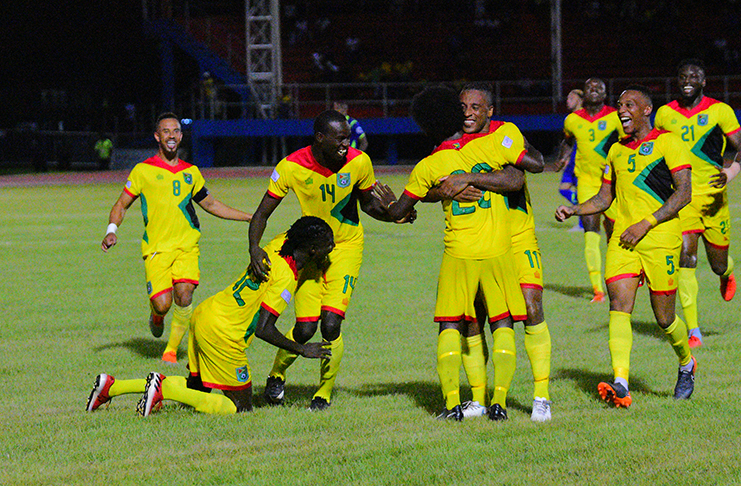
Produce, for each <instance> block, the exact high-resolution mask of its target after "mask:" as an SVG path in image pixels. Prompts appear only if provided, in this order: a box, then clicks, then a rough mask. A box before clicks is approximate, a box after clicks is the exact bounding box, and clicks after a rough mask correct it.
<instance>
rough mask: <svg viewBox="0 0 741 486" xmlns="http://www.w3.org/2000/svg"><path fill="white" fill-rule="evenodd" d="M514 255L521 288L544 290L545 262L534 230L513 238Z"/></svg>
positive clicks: (531, 229)
mask: <svg viewBox="0 0 741 486" xmlns="http://www.w3.org/2000/svg"><path fill="white" fill-rule="evenodd" d="M512 254H513V256H514V257H515V266H516V267H517V275H518V277H519V281H520V287H522V288H531V289H540V290H543V261H542V260H541V255H540V248H538V239H537V238H536V237H535V229H534V228H530V229H528V230H527V231H523V232H522V233H520V234H519V235H514V236H512Z"/></svg>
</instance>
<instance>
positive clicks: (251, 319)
mask: <svg viewBox="0 0 741 486" xmlns="http://www.w3.org/2000/svg"><path fill="white" fill-rule="evenodd" d="M265 251H266V252H267V253H268V256H269V257H270V261H271V263H272V266H271V267H270V273H269V274H268V280H267V281H265V282H260V281H258V280H257V279H253V277H252V275H251V274H250V273H249V271H245V272H244V273H243V274H242V275H240V276H239V278H237V279H236V280H235V281H234V282H232V283H231V284H230V285H229V286H227V287H226V288H225V289H224V290H222V291H221V292H219V293H218V294H216V295H214V296H212V297H210V298H209V299H207V300H206V301H204V302H203V304H201V305H207V306H208V312H209V313H210V314H212V315H214V316H216V317H218V322H219V323H220V326H219V328H218V329H216V328H214V329H212V331H213V332H214V333H216V334H220V335H222V337H224V338H225V342H235V343H240V342H242V341H244V344H245V346H244V347H245V348H246V347H247V346H249V345H250V343H251V342H252V338H253V337H254V335H255V328H256V326H257V319H258V316H259V315H260V309H261V308H263V309H265V310H266V311H268V312H270V313H271V314H273V315H275V316H279V315H281V314H282V313H283V311H284V310H285V309H286V306H287V305H288V303H289V302H290V301H291V298H292V297H293V294H294V293H295V291H296V285H297V281H298V271H297V270H296V263H295V262H294V261H293V258H292V257H284V256H281V255H279V254H278V252H279V251H280V246H279V245H277V246H276V245H270V247H266V248H265Z"/></svg>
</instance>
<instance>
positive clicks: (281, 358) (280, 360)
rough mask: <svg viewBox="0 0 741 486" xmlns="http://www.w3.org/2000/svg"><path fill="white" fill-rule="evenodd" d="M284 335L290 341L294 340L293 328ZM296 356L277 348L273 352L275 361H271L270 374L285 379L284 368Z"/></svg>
mask: <svg viewBox="0 0 741 486" xmlns="http://www.w3.org/2000/svg"><path fill="white" fill-rule="evenodd" d="M286 337H287V338H288V339H290V340H291V341H295V339H293V328H291V329H290V330H289V331H288V332H287V333H286ZM296 358H298V355H297V354H295V353H292V352H290V351H288V350H285V349H279V350H278V352H277V353H275V361H273V369H272V370H270V376H276V377H278V378H280V379H281V380H283V381H286V370H287V369H288V367H289V366H291V365H292V364H293V362H294V361H296Z"/></svg>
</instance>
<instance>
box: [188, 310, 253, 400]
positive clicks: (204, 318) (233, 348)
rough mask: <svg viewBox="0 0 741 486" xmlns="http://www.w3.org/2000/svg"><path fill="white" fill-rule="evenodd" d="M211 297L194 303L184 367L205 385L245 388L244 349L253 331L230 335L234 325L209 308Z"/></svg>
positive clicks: (247, 372)
mask: <svg viewBox="0 0 741 486" xmlns="http://www.w3.org/2000/svg"><path fill="white" fill-rule="evenodd" d="M212 298H213V297H211V298H209V299H206V300H205V301H203V302H202V303H201V304H200V305H199V306H198V307H196V310H195V311H193V315H192V316H191V318H190V332H189V333H188V370H189V371H190V373H191V374H192V375H198V376H200V377H201V380H202V381H203V384H204V385H206V386H207V387H209V388H218V389H219V390H245V389H247V388H249V387H251V386H252V372H251V371H250V364H249V363H248V362H247V355H246V354H245V350H246V349H247V347H248V346H249V345H250V343H251V342H252V338H253V337H254V335H250V336H249V337H246V338H245V336H238V337H236V336H230V335H229V333H228V331H229V329H233V328H234V326H230V322H229V318H228V317H226V316H220V315H218V314H217V313H214V312H213V309H212V308H211V300H212ZM258 312H259V311H258Z"/></svg>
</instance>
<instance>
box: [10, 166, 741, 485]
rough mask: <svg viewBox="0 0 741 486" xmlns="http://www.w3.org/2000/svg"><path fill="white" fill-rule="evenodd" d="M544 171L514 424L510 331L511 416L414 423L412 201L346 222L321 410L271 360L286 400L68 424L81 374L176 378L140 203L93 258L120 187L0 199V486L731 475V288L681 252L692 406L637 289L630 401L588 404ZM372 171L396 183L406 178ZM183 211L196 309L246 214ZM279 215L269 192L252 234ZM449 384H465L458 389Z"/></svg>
mask: <svg viewBox="0 0 741 486" xmlns="http://www.w3.org/2000/svg"><path fill="white" fill-rule="evenodd" d="M557 177H558V175H556V174H552V173H548V174H542V175H538V176H529V186H530V191H531V194H532V198H533V203H534V206H535V211H536V221H537V225H538V229H537V235H538V239H539V241H540V244H541V249H542V252H543V261H544V264H545V278H546V292H545V311H546V320H547V322H548V324H549V327H550V330H551V335H552V338H553V359H552V379H551V396H552V399H553V421H552V422H551V423H547V424H540V425H538V424H533V423H532V422H530V407H531V404H532V378H531V374H530V366H529V363H528V361H527V356H526V353H525V352H524V346H523V345H522V334H523V332H522V328H521V325H518V326H517V327H516V330H517V340H518V358H517V359H518V368H517V372H516V375H515V378H514V381H513V385H512V388H511V390H510V394H509V400H508V411H509V416H510V420H509V421H507V422H505V423H502V424H496V423H492V422H490V421H489V420H487V419H485V418H482V419H476V420H468V421H466V422H464V423H461V424H458V423H448V422H440V421H436V420H435V419H434V415H435V414H436V413H438V412H439V411H440V409H441V408H442V406H443V401H442V397H441V394H440V391H439V385H438V381H437V374H436V369H435V349H436V334H437V326H436V325H435V324H434V323H432V314H433V310H434V300H435V288H436V287H435V284H436V281H437V274H438V269H439V263H440V259H441V254H442V231H443V227H444V224H443V219H442V213H441V211H440V209H439V207H438V206H437V205H418V206H419V210H420V211H419V219H418V220H417V222H416V223H415V224H414V225H411V226H409V225H405V226H397V225H390V224H384V223H379V222H376V221H373V220H371V219H370V218H369V217H365V218H364V219H363V221H364V224H365V228H366V248H365V262H364V264H363V268H362V270H361V276H360V279H359V283H358V286H357V287H356V292H355V296H354V297H353V302H352V304H351V306H350V310H349V312H348V319H347V321H346V322H345V324H344V325H343V333H344V337H345V349H346V350H345V357H344V360H343V364H342V368H341V371H340V375H339V377H338V379H337V386H336V391H335V394H334V396H333V402H332V407H331V408H330V409H329V410H328V411H327V412H324V413H311V412H309V411H308V410H307V406H308V403H309V400H310V399H311V395H312V393H313V391H314V388H315V386H316V382H317V379H318V362H316V361H309V360H304V359H299V360H298V361H297V362H296V364H295V365H294V366H293V367H292V368H291V369H290V370H289V376H288V385H287V389H286V393H287V406H285V407H281V408H267V407H258V408H257V409H256V410H255V412H254V413H252V414H243V415H237V416H223V417H222V416H208V415H201V414H197V413H195V412H192V411H189V410H183V409H181V408H179V407H178V406H177V405H176V404H174V403H172V402H166V404H165V406H164V407H163V409H162V411H161V412H159V413H156V414H154V415H152V416H151V417H149V418H147V419H140V418H138V417H137V416H136V414H135V411H134V407H135V404H136V401H137V400H138V398H139V397H138V396H135V395H129V396H123V397H117V398H115V399H114V400H113V401H112V403H111V405H110V407H109V408H108V409H102V410H100V411H98V412H95V413H91V414H88V413H85V412H84V411H83V410H84V405H85V400H86V398H87V395H88V393H89V391H90V387H91V385H92V383H93V379H94V377H95V375H96V374H98V373H101V372H106V373H110V374H112V375H114V376H116V377H117V378H143V377H145V376H146V374H147V373H148V372H149V371H154V370H156V371H161V372H163V373H165V374H171V375H172V374H185V366H184V363H185V345H181V351H180V358H181V363H180V364H179V365H177V366H175V367H166V366H164V365H163V364H161V362H160V361H159V357H160V355H161V353H162V349H163V347H164V343H165V342H164V339H159V340H157V339H155V338H153V337H151V335H150V334H149V330H148V327H147V316H148V306H147V303H146V295H145V291H144V278H143V275H144V272H143V264H142V263H141V254H140V246H139V238H140V236H141V233H142V223H141V217H140V213H139V205H138V203H135V205H134V206H133V207H132V209H131V210H130V211H129V214H128V215H127V217H126V220H125V222H124V224H123V225H122V227H121V229H120V230H119V237H120V239H119V244H118V246H116V247H115V248H113V249H112V250H111V251H109V253H108V254H103V253H102V252H101V250H100V240H101V239H102V237H103V235H102V232H103V230H104V229H105V226H106V222H107V215H108V211H109V210H110V207H111V205H112V204H113V202H114V201H115V199H116V197H117V196H118V194H119V193H120V190H121V184H101V185H80V186H55V187H39V188H5V189H2V191H1V192H0V218H2V222H3V224H2V225H1V226H0V255H1V256H2V261H3V263H4V264H3V265H2V270H0V272H2V273H1V274H0V275H1V276H2V282H3V290H2V292H0V309H1V310H2V315H3V317H4V319H3V324H2V326H0V391H2V393H1V394H0V410H2V412H1V415H2V422H3V427H2V432H0V483H2V484H24V485H31V484H44V485H46V484H55V485H56V484H174V485H179V484H189V485H190V484H266V485H267V484H271V485H275V484H306V485H316V484H343V485H344V484H361V485H366V484H368V485H387V484H409V485H416V484H471V485H473V484H600V483H602V484H605V483H618V484H629V483H633V484H652V485H657V484H671V485H676V484H719V485H725V484H734V483H735V484H738V482H739V479H738V478H739V473H738V464H739V460H740V459H741V452H740V450H739V446H738V444H739V443H738V435H739V432H740V431H741V426H739V422H738V421H737V419H738V416H739V405H738V404H739V403H741V393H739V372H738V367H737V363H738V362H739V357H740V355H741V351H739V350H740V349H741V331H740V330H739V326H738V323H739V317H740V316H739V306H738V299H739V298H740V297H736V300H735V301H734V302H732V303H725V302H723V301H722V299H721V297H720V295H719V292H718V288H717V287H718V279H717V278H716V277H715V276H714V275H713V274H712V272H711V270H710V268H709V266H708V264H707V261H706V259H705V257H704V254H703V253H702V250H701V256H700V264H699V266H698V270H697V276H698V280H699V282H700V299H699V302H700V315H701V326H702V329H703V332H704V334H705V346H704V347H703V348H700V349H699V350H697V351H696V356H697V358H698V361H699V370H698V374H697V387H696V391H695V394H694V395H693V397H692V399H691V400H689V401H685V402H681V403H680V402H675V401H674V400H673V399H672V398H671V396H672V390H673V386H674V382H675V380H676V368H677V362H676V358H675V357H674V354H673V352H672V350H671V348H670V346H669V344H668V343H667V342H666V341H665V338H664V337H663V333H662V332H661V331H660V330H659V329H658V327H657V326H656V324H655V322H654V319H653V315H652V313H651V310H650V306H649V304H648V299H647V292H646V290H645V288H644V289H640V293H639V299H638V302H637V304H636V310H635V313H634V315H633V327H634V347H633V353H632V363H631V364H632V370H631V374H632V379H631V392H632V395H633V400H634V405H633V407H632V408H631V409H630V410H614V409H610V408H608V407H607V406H605V405H604V404H603V403H601V402H600V400H599V398H598V395H597V392H596V386H597V383H598V382H599V381H601V380H604V379H610V378H611V376H612V375H611V370H610V359H609V351H608V348H607V323H608V305H607V304H590V303H589V297H590V288H589V281H588V278H587V273H586V269H585V264H584V258H583V236H582V234H581V233H570V232H567V229H568V228H569V227H570V226H571V224H570V223H568V224H558V223H556V222H555V221H554V219H553V211H554V209H555V207H556V206H557V205H558V204H560V203H561V200H560V199H559V197H558V195H557V190H556V187H557ZM382 179H383V180H385V181H386V182H388V183H389V184H390V185H391V186H392V187H393V188H394V189H395V190H396V192H397V193H398V192H399V191H400V190H401V188H402V187H403V185H404V183H405V181H406V176H405V175H396V176H384V177H382ZM266 182H267V179H266V178H259V179H239V180H226V179H224V180H211V181H210V182H209V184H208V185H209V188H210V189H211V190H212V193H213V194H215V195H216V197H217V198H219V199H221V200H222V201H224V202H226V203H227V204H231V205H234V206H237V207H240V208H243V209H247V210H250V211H251V210H254V208H255V207H256V206H257V204H258V202H259V200H260V198H261V196H262V194H263V193H264V190H265V187H266V185H267V184H266ZM738 184H739V183H738V182H734V183H733V184H732V187H731V189H730V192H731V197H730V199H731V201H734V204H732V208H731V212H732V215H734V216H735V218H734V224H737V222H738V215H739V214H741V211H740V210H739V207H738V206H739V205H738V204H736V203H735V201H738V200H739V196H740V194H739V189H738V187H739V186H738ZM199 214H200V215H201V217H200V219H201V223H202V230H203V237H202V240H201V252H202V259H201V271H202V278H201V285H200V286H199V288H198V290H197V292H196V295H195V299H194V302H195V303H196V304H197V303H199V302H201V301H203V300H204V299H205V298H206V297H207V296H209V295H211V294H213V293H215V292H217V291H219V290H221V289H222V288H223V287H224V286H225V285H227V284H228V283H230V282H231V279H232V278H233V277H234V276H236V275H237V274H238V273H239V272H240V271H241V270H242V269H243V268H244V266H245V265H246V264H247V262H248V259H249V254H248V251H247V225H246V224H242V223H235V222H228V221H221V220H218V219H216V218H213V217H211V216H210V215H208V214H206V213H204V212H203V211H200V210H199ZM298 216H299V210H298V206H297V203H296V201H295V198H294V197H293V196H289V198H287V200H286V201H285V202H284V203H283V204H282V205H281V207H280V208H279V209H278V211H277V212H276V214H275V215H274V216H273V218H272V219H271V221H270V225H269V227H268V230H267V231H266V238H267V237H269V236H272V235H274V234H276V233H278V232H279V231H282V230H284V229H286V228H287V227H288V225H289V224H290V223H291V222H292V221H293V220H295V219H296V218H297V217H298ZM738 235H739V230H738V229H737V230H735V232H734V238H733V243H732V245H731V249H732V254H736V256H737V258H736V259H737V261H741V258H739V257H738V254H737V253H736V252H735V251H734V250H735V249H736V248H739V236H738ZM603 257H604V244H603ZM737 273H738V272H737ZM289 307H290V306H289ZM292 319H293V316H292V309H289V310H288V311H287V312H286V315H284V316H282V317H281V318H280V319H279V321H278V322H279V326H280V327H281V329H284V330H286V329H288V327H289V326H290V325H291V323H292ZM169 320H170V318H169V317H168V318H167V322H168V323H169ZM168 329H169V326H168ZM166 337H167V334H166V335H165V339H166ZM274 353H275V349H274V348H272V347H271V346H270V345H268V344H267V343H264V342H262V341H260V340H255V342H253V344H252V347H251V348H250V349H249V350H248V354H249V359H250V363H251V367H252V372H253V376H254V384H255V392H256V394H259V393H261V392H262V388H263V386H264V378H265V376H266V374H267V372H268V370H269V368H270V366H271V364H272V359H273V356H274ZM463 383H465V380H463ZM469 394H470V392H469V391H468V389H467V388H466V387H465V386H464V387H463V396H464V399H465V398H467V397H468V396H469ZM258 403H260V402H259V401H258Z"/></svg>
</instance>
